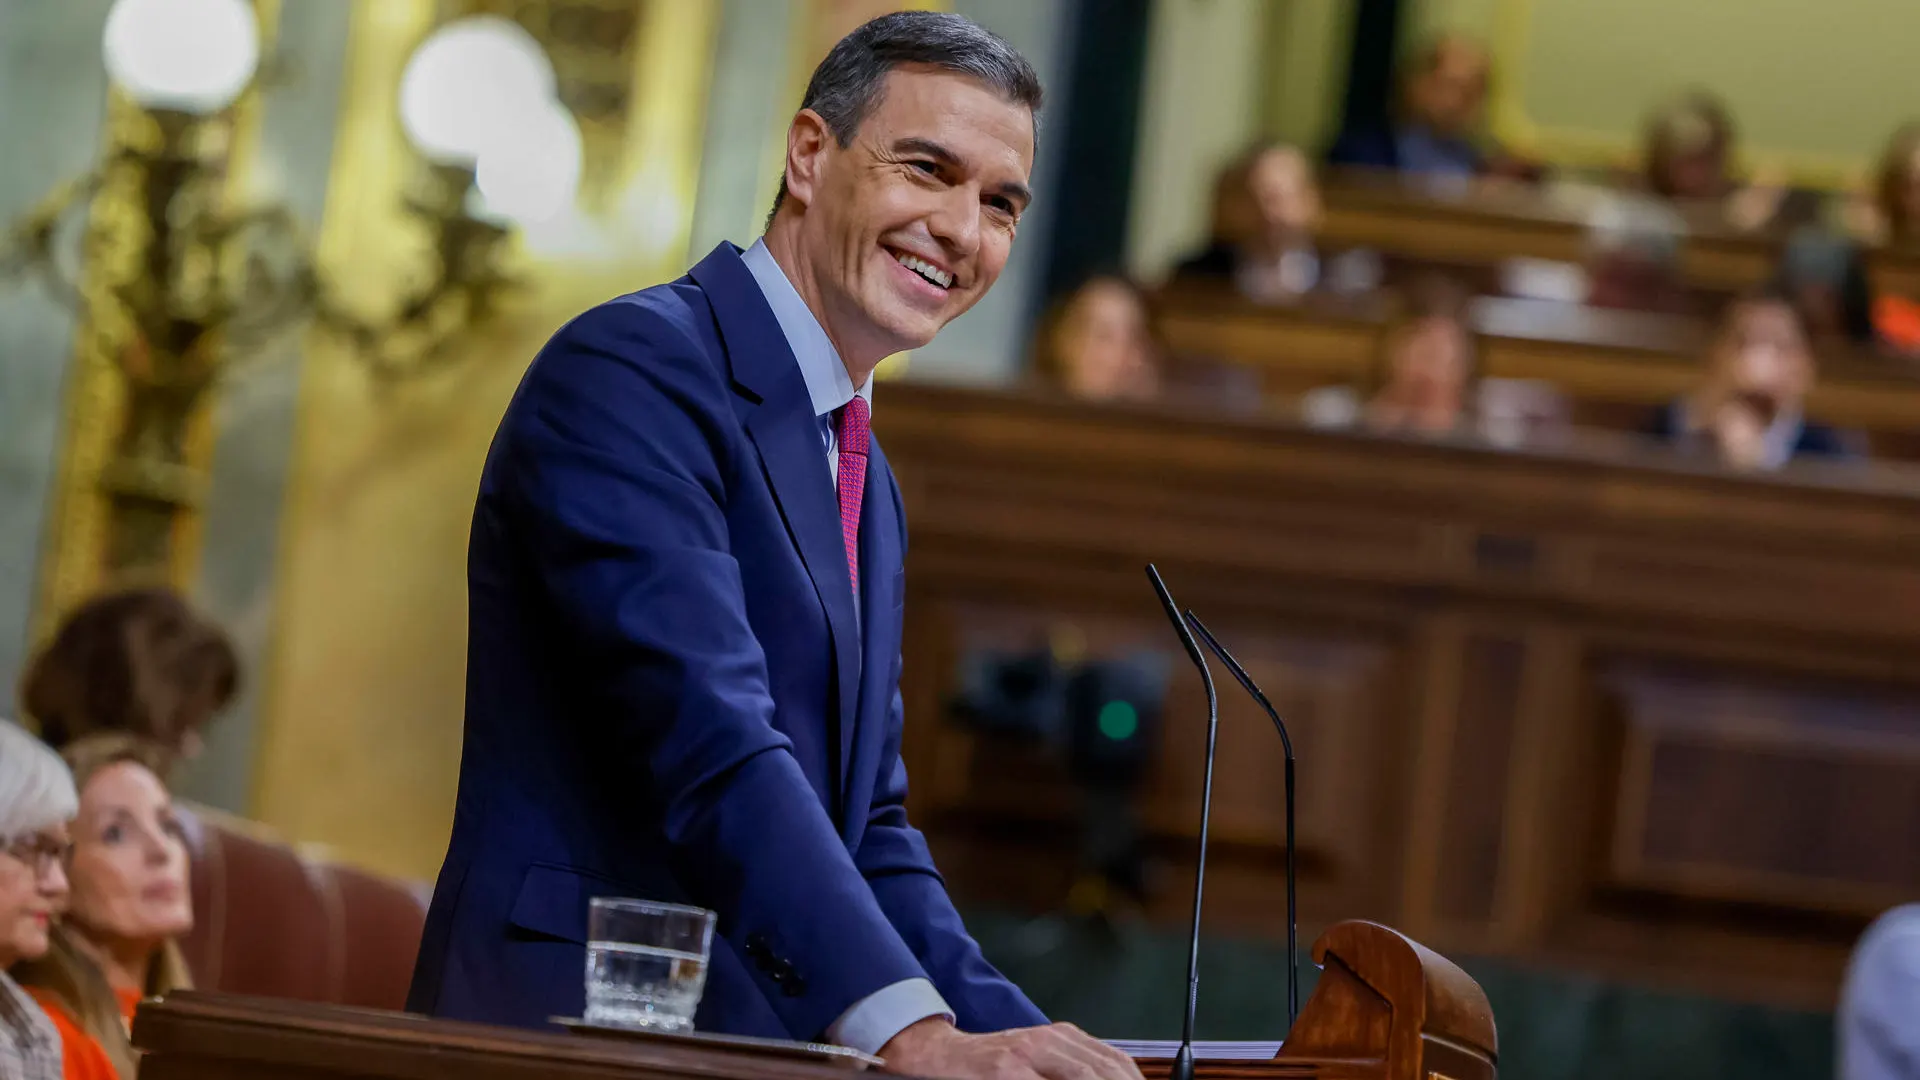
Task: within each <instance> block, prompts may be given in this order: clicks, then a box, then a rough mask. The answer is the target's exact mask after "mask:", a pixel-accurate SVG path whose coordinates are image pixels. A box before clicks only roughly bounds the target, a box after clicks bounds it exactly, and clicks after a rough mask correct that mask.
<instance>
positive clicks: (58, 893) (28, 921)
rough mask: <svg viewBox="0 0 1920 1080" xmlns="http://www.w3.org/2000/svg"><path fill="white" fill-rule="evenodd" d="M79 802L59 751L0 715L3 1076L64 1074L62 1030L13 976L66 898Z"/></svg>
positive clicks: (57, 1079) (42, 943)
mask: <svg viewBox="0 0 1920 1080" xmlns="http://www.w3.org/2000/svg"><path fill="white" fill-rule="evenodd" d="M78 805H79V798H78V796H77V795H76V794H75V793H74V790H73V776H72V775H71V774H70V773H69V772H68V771H67V767H66V765H65V764H64V763H62V762H61V760H60V758H59V756H58V755H56V754H55V753H54V752H53V751H52V750H49V749H48V748H47V747H46V746H45V745H44V744H43V743H41V742H40V741H39V740H38V739H35V738H34V737H33V736H32V735H30V734H28V733H27V732H26V731H25V730H24V729H22V728H21V727H19V726H17V725H15V724H12V723H9V722H7V721H5V720H0V1076H4V1077H7V1078H8V1080H61V1075H62V1061H63V1058H62V1055H61V1047H60V1035H59V1032H58V1031H57V1030H56V1029H55V1028H54V1026H53V1022H52V1021H51V1020H50V1019H49V1018H48V1017H47V1014H46V1013H45V1012H43V1011H42V1010H41V1009H40V1007H39V1006H38V1005H36V1004H34V1002H33V1000H32V999H31V998H29V997H28V996H27V995H26V993H25V992H23V991H22V990H21V989H20V986H19V984H18V983H16V982H14V980H13V977H12V975H11V972H12V971H13V970H14V969H15V968H16V967H17V966H19V964H20V963H21V962H22V961H28V960H36V959H38V958H40V957H41V956H43V955H45V954H46V952H47V948H48V945H49V935H50V934H51V930H52V926H53V920H54V919H55V918H57V917H59V914H60V911H61V909H62V908H63V907H64V906H65V905H66V901H67V875H66V866H65V863H64V861H63V858H62V856H64V855H65V854H66V851H67V822H68V821H70V820H72V818H73V815H74V813H75V811H76V810H77V808H78Z"/></svg>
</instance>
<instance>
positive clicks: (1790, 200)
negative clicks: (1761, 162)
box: [1645, 90, 1821, 230]
mask: <svg viewBox="0 0 1920 1080" xmlns="http://www.w3.org/2000/svg"><path fill="white" fill-rule="evenodd" d="M1737 145H1738V132H1737V131H1736V129H1735V127H1734V123H1733V116H1732V114H1731V113H1730V112H1728V110H1727V107H1726V105H1725V103H1723V102H1722V101H1721V100H1720V99H1719V98H1718V97H1716V96H1714V95H1713V94H1710V93H1707V92H1706V91H1704V90H1692V91H1688V92H1687V93H1684V94H1681V95H1680V96H1679V97H1677V98H1675V99H1673V100H1672V101H1670V102H1668V103H1667V104H1666V105H1664V106H1662V107H1661V108H1659V109H1658V110H1656V111H1655V112H1654V114H1653V116H1652V118H1651V119H1650V120H1649V121H1648V122H1647V130H1646V151H1645V186H1646V189H1647V190H1648V191H1651V192H1652V193H1653V194H1655V195H1659V196H1661V197H1662V198H1666V199H1672V200H1674V201H1676V202H1681V203H1695V204H1701V203H1713V204H1717V205H1718V207H1719V211H1720V217H1721V218H1722V220H1724V221H1725V222H1726V223H1727V224H1729V225H1732V226H1733V227H1735V228H1737V229H1745V230H1754V229H1761V228H1765V227H1768V226H1792V225H1803V224H1807V223H1809V222H1811V221H1814V220H1816V219H1817V218H1818V217H1819V214H1820V209H1821V198H1820V196H1819V195H1817V194H1815V193H1812V192H1804V191H1794V190H1791V189H1789V188H1788V186H1787V184H1786V181H1785V178H1784V177H1782V176H1780V175H1778V174H1777V172H1776V171H1772V170H1769V171H1764V172H1760V173H1757V174H1755V176H1754V177H1753V178H1752V179H1751V180H1749V181H1747V182H1745V183H1742V182H1741V181H1740V180H1739V179H1738V178H1736V177H1735V176H1734V163H1735V148H1736V146H1737Z"/></svg>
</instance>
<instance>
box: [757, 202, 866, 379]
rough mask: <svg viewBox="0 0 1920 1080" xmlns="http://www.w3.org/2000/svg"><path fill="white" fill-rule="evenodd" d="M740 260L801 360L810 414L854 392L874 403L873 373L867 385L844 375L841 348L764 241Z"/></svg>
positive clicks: (797, 357) (790, 345) (802, 376)
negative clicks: (745, 265) (856, 385)
mask: <svg viewBox="0 0 1920 1080" xmlns="http://www.w3.org/2000/svg"><path fill="white" fill-rule="evenodd" d="M740 261H741V262H744V263H746V264H747V272H748V273H750V274H752V275H753V280H754V281H755V282H757V283H759V285H760V291H761V293H762V294H764V295H765V296H766V298H767V306H768V307H770V308H772V309H773V318H774V321H776V322H778V323H779V324H780V332H781V333H782V334H783V335H785V336H786V339H787V347H788V348H790V349H792V350H793V358H794V359H795V360H797V361H799V362H800V377H801V378H803V379H805V380H806V382H807V396H808V397H809V398H812V399H813V414H814V415H815V416H826V415H828V414H829V413H832V412H833V411H834V410H835V409H838V408H839V407H840V406H842V405H845V404H846V403H847V402H849V401H852V400H853V399H854V397H855V396H856V395H857V396H859V397H861V398H864V399H866V402H867V404H868V406H869V407H871V406H872V404H873V377H872V376H871V375H869V376H868V377H867V381H866V384H865V385H863V386H861V387H860V388H858V389H855V388H854V385H853V378H852V376H850V375H848V374H847V365H845V364H843V363H841V362H840V350H838V349H835V348H834V347H833V341H832V339H830V338H828V337H827V331H826V330H825V328H823V327H822V326H821V325H820V320H819V319H817V318H814V315H813V311H812V310H811V309H809V308H808V307H807V302H806V301H805V300H802V299H800V293H799V292H798V291H796V290H795V289H794V287H793V282H791V281H788V280H787V274H786V271H784V270H782V269H780V264H779V263H778V262H775V261H774V258H773V252H771V251H768V250H767V242H766V241H765V240H764V239H762V240H755V241H754V242H753V246H752V247H750V248H748V249H747V250H746V251H744V252H742V253H741V255H740Z"/></svg>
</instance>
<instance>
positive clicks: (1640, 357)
mask: <svg viewBox="0 0 1920 1080" xmlns="http://www.w3.org/2000/svg"><path fill="white" fill-rule="evenodd" d="M1155 307H1156V316H1155V317H1156V320H1157V322H1158V325H1159V327H1160V329H1161V333H1162V335H1163V336H1164V337H1165V339H1166V341H1167V345H1168V347H1169V348H1170V349H1171V350H1172V351H1173V352H1175V353H1176V354H1180V355H1183V356H1191V357H1206V358H1215V359H1219V360H1225V361H1231V362H1234V363H1240V364H1247V365H1250V366H1253V367H1256V368H1258V369H1259V370H1260V372H1261V375H1262V380H1263V384H1264V386H1265V388H1266V390H1267V391H1268V393H1269V394H1270V395H1274V396H1292V395H1296V394H1299V393H1301V392H1303V391H1305V390H1308V389H1311V388H1313V387H1315V386H1321V385H1326V384H1328V383H1353V382H1364V381H1365V380H1366V378H1367V376H1368V375H1369V373H1371V372H1372V371H1373V370H1374V369H1375V367H1376V364H1377V357H1378V354H1379V348H1380V331H1381V326H1382V324H1383V323H1384V321H1385V318H1386V307H1385V304H1384V301H1383V300H1381V299H1379V298H1371V297H1369V298H1361V299H1359V300H1357V301H1351V302H1343V301H1337V300H1331V299H1329V300H1316V301H1313V302H1309V303H1303V304H1297V305H1284V306H1276V305H1259V304H1252V303H1249V302H1247V301H1244V300H1241V299H1239V298H1238V297H1236V296H1233V295H1232V294H1230V293H1225V292H1223V291H1221V290H1212V289H1196V288H1191V287H1180V288H1175V289H1168V290H1166V291H1164V292H1162V293H1161V294H1160V295H1159V297H1157V299H1156V304H1155ZM1471 318H1472V324H1473V329H1474V331H1475V333H1476V334H1477V335H1478V338H1479V342H1480V354H1481V355H1480V360H1481V367H1482V373H1483V374H1485V375H1488V376H1493V377H1496V378H1511V379H1540V380H1544V381H1547V382H1551V383H1553V384H1555V385H1557V386H1559V387H1560V388H1561V389H1562V390H1563V391H1564V392H1565V393H1566V394H1567V395H1568V396H1569V397H1571V398H1572V399H1573V400H1574V401H1575V403H1576V405H1577V406H1584V407H1585V410H1584V413H1582V414H1581V418H1582V419H1583V421H1586V422H1594V423H1599V424H1602V425H1605V426H1624V427H1637V426H1639V425H1640V424H1641V423H1642V422H1644V421H1645V420H1646V419H1647V418H1648V417H1650V416H1651V414H1652V413H1653V411H1654V410H1655V409H1657V408H1659V407H1660V406H1662V405H1665V404H1666V403H1667V402H1670V401H1672V400H1673V399H1674V398H1676V397H1679V396H1680V395H1681V394H1683V393H1685V392H1687V391H1688V390H1690V389H1691V388H1692V387H1693V386H1694V385H1696V383H1697V382H1698V381H1699V379H1700V372H1701V360H1700V355H1701V352H1702V350H1703V349H1704V347H1705V341H1706V337H1707V334H1708V333H1709V327H1707V326H1705V325H1704V324H1702V323H1699V322H1696V321H1694V320H1691V319H1684V318H1677V317H1674V316H1668V315H1649V314H1641V313H1636V312H1627V311H1603V310H1599V309H1595V308H1585V307H1579V306H1575V305H1567V304H1556V303H1551V302H1548V301H1541V300H1517V299H1510V298H1501V297H1482V298H1480V299H1478V300H1476V301H1474V304H1473V309H1472V315H1471ZM1807 408H1808V412H1809V413H1810V414H1811V415H1812V416H1813V417H1814V418H1815V419H1818V420H1823V421H1825V422H1827V423H1830V424H1834V425H1838V426H1840V427H1845V428H1852V429H1855V430H1859V431H1864V432H1866V433H1867V434H1868V435H1869V437H1870V438H1872V440H1873V444H1874V451H1875V452H1876V453H1878V454H1882V455H1883V456H1894V457H1911V456H1914V455H1915V453H1916V452H1917V451H1920V445H1916V443H1915V441H1914V438H1913V436H1914V433H1915V432H1916V431H1920V373H1916V371H1909V370H1906V369H1904V368H1901V367H1899V366H1898V363H1897V361H1893V360H1877V359H1865V358H1860V357H1854V356H1846V355H1843V356H1832V357H1827V358H1825V359H1823V360H1822V361H1821V372H1820V382H1819V384H1818V385H1817V386H1816V387H1815V388H1814V391H1813V393H1812V395H1811V396H1810V398H1809V400H1808V402H1807Z"/></svg>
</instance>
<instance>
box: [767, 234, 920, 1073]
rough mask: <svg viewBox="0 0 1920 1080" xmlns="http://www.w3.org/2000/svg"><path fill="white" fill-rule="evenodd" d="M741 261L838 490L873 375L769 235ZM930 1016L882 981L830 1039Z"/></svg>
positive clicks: (883, 1033)
mask: <svg viewBox="0 0 1920 1080" xmlns="http://www.w3.org/2000/svg"><path fill="white" fill-rule="evenodd" d="M741 261H743V262H745V263H746V264H747V270H748V271H749V272H750V273H752V274H753V280H754V281H755V282H757V283H759V285H760V291H761V293H763V294H764V295H765V296H766V298H767V306H768V307H771V308H772V309H773V317H774V319H775V320H776V321H778V322H779V324H780V332H781V333H782V334H784V335H785V336H786V339H787V344H788V346H790V347H791V348H792V349H793V355H794V358H795V359H796V360H798V361H799V362H800V375H801V377H802V378H804V379H805V380H806V382H807V395H808V396H809V397H811V398H812V399H813V412H814V415H815V416H816V417H817V418H818V419H819V423H820V441H821V445H822V446H823V447H824V448H825V449H826V460H827V476H826V480H827V483H829V484H831V485H833V486H834V488H835V490H836V491H837V490H838V486H839V475H840V445H839V439H838V437H837V435H836V434H835V432H834V429H833V428H834V426H833V413H834V410H835V409H838V408H839V407H840V406H842V405H845V404H846V403H847V402H849V401H852V400H853V398H854V396H855V395H858V396H860V397H862V398H865V399H866V402H867V407H868V409H869V410H871V409H872V407H873V378H872V376H868V378H867V381H866V384H865V385H863V386H861V387H859V388H858V389H855V387H854V385H853V378H852V377H851V376H849V375H848V374H847V366H846V365H845V364H843V363H841V361H840V352H839V350H838V349H835V348H834V347H833V342H832V341H831V340H830V339H828V337H827V332H826V330H825V329H824V328H823V327H821V325H820V320H819V319H816V318H814V315H813V312H812V311H811V310H810V309H809V308H808V307H807V302H806V301H805V300H802V299H800V294H799V293H798V292H797V291H795V290H794V287H793V283H792V282H790V281H788V280H787V275H786V272H785V271H783V270H781V269H780V264H779V263H777V262H775V261H774V259H773V253H772V252H771V251H768V250H767V244H766V241H764V240H756V241H754V242H753V246H752V247H750V248H748V249H747V250H746V252H745V253H744V254H743V255H742V256H741ZM929 1016H944V1017H946V1018H947V1019H948V1020H952V1019H953V1009H952V1007H951V1006H949V1005H948V1004H947V1001H946V999H945V998H943V997H941V996H940V991H938V990H936V989H934V985H933V983H932V982H931V981H930V980H927V979H906V980H903V981H901V982H897V983H894V984H893V985H891V986H885V987H882V988H880V989H879V990H876V991H874V992H873V993H871V994H869V995H867V996H866V997H864V998H861V999H860V1000H859V1001H856V1002H854V1003H853V1005H852V1006H851V1007H849V1008H848V1009H847V1011H846V1012H844V1013H841V1014H840V1018H839V1019H838V1020H835V1021H834V1022H833V1023H832V1024H831V1025H829V1026H828V1027H827V1039H828V1041H829V1042H832V1043H835V1044H837V1045H840V1046H850V1047H852V1048H853V1049H855V1050H862V1051H865V1052H866V1053H869V1054H877V1053H879V1052H880V1048H881V1047H883V1046H885V1045H886V1044H887V1042H888V1041H889V1040H890V1039H892V1038H893V1037H894V1036H895V1035H898V1034H899V1033H900V1032H902V1031H904V1030H906V1029H907V1028H908V1027H910V1026H912V1025H913V1024H916V1023H919V1022H920V1021H922V1020H925V1019H926V1018H927V1017H929Z"/></svg>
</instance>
